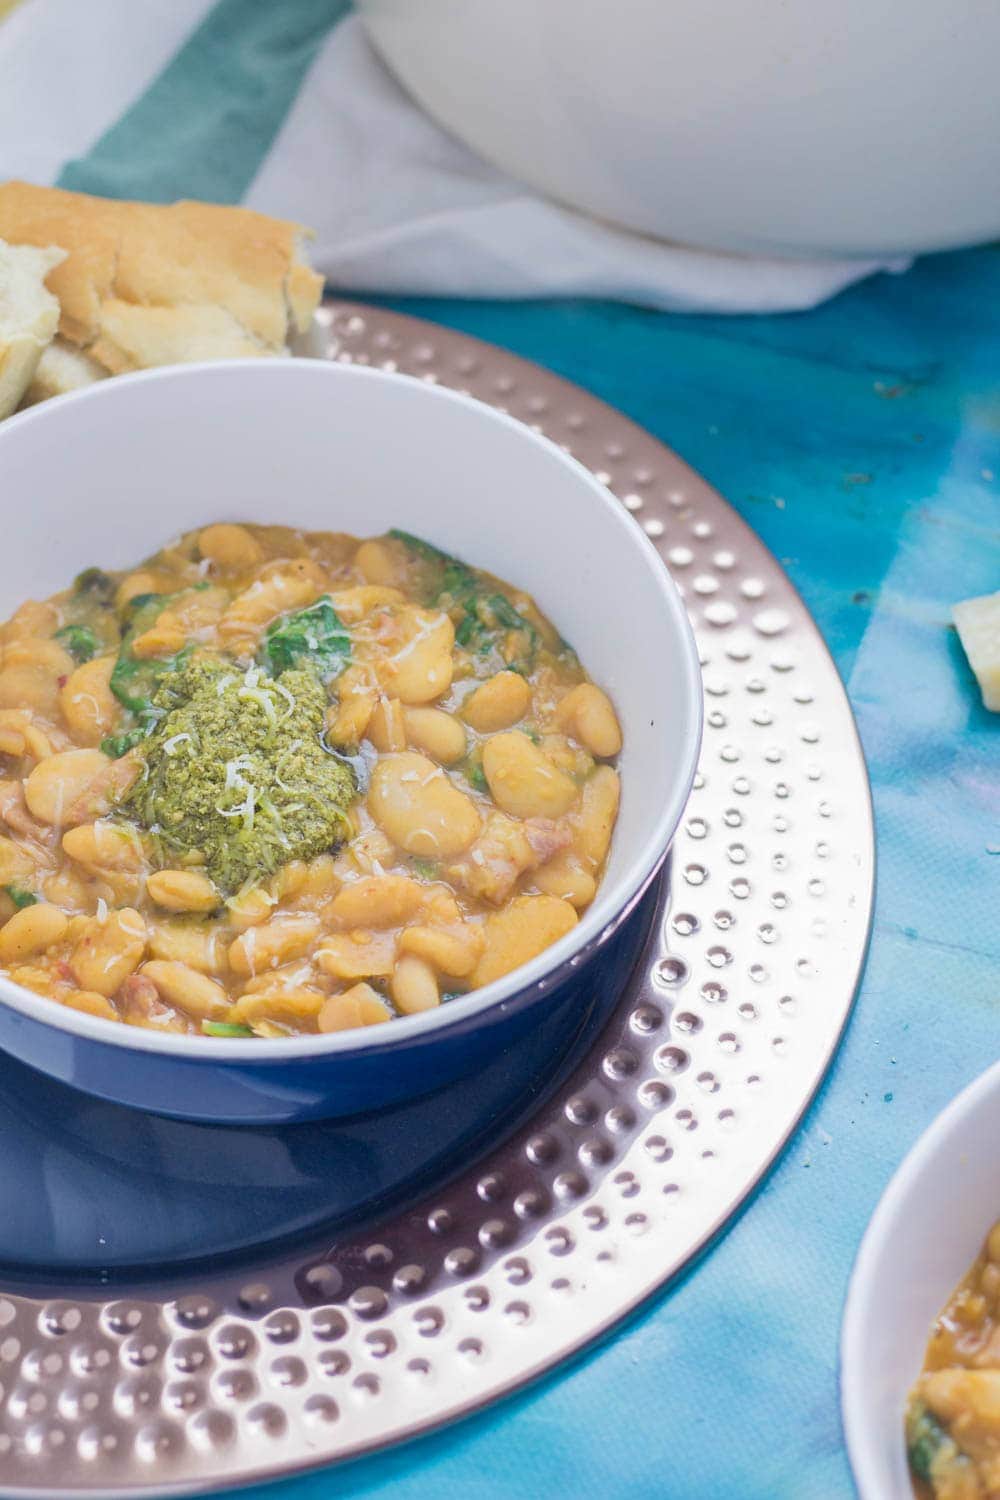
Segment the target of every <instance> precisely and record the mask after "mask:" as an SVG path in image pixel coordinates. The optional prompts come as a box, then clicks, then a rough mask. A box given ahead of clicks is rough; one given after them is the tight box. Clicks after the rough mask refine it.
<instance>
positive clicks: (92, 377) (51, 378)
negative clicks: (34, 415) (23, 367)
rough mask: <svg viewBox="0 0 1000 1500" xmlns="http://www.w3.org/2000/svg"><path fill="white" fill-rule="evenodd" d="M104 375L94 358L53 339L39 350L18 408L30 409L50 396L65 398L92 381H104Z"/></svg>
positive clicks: (105, 373) (105, 372) (105, 377)
mask: <svg viewBox="0 0 1000 1500" xmlns="http://www.w3.org/2000/svg"><path fill="white" fill-rule="evenodd" d="M107 375H108V372H107V370H105V369H102V367H101V366H100V365H99V364H98V363H97V360H96V359H91V357H90V355H89V354H84V353H83V351H82V349H74V348H73V345H72V344H67V343H66V341H65V340H64V339H61V338H59V337H58V336H57V337H56V338H54V339H53V340H52V342H51V344H50V345H49V346H48V348H47V349H45V350H43V352H42V357H41V359H40V360H39V361H38V368H37V370H36V371H35V377H34V379H33V380H32V382H31V384H30V385H29V386H28V389H27V390H26V391H25V393H24V400H23V401H22V402H21V405H22V407H24V406H34V405H35V403H36V402H38V401H48V400H49V399H50V397H52V396H67V395H69V393H70V391H81V390H83V388H84V386H86V385H93V384H94V382H95V381H96V380H106V379H107Z"/></svg>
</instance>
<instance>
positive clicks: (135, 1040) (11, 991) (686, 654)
mask: <svg viewBox="0 0 1000 1500" xmlns="http://www.w3.org/2000/svg"><path fill="white" fill-rule="evenodd" d="M312 363H313V362H312V361H307V360H296V361H295V365H296V367H297V369H298V370H301V368H302V366H303V364H306V365H310V364H312ZM315 363H316V367H317V368H318V369H323V368H324V365H323V364H322V363H321V362H319V361H316V362H315ZM227 366H228V367H235V368H239V369H247V368H249V369H258V368H262V367H266V368H267V369H268V370H273V368H274V365H273V362H272V361H270V360H268V361H261V360H253V359H248V360H247V359H237V360H219V361H212V362H208V361H202V362H198V363H192V364H189V365H181V366H177V365H172V366H165V367H162V368H159V369H155V370H142V371H138V372H135V373H133V374H129V375H124V376H118V377H116V378H115V379H114V380H111V381H106V382H103V381H102V382H100V383H98V384H96V385H92V386H88V387H86V388H85V389H83V390H80V391H74V392H72V393H71V394H69V395H66V396H59V397H57V398H55V401H52V402H46V403H43V404H41V405H38V406H34V407H31V408H29V409H28V410H27V411H25V412H21V413H19V414H17V415H16V416H14V417H10V418H8V420H7V422H6V423H5V424H4V425H5V427H8V428H10V427H12V426H13V425H14V424H15V423H16V424H24V423H28V422H44V421H46V419H47V417H48V415H49V413H50V412H51V411H52V409H53V407H54V406H65V404H66V403H67V402H77V403H79V402H92V401H107V400H109V399H110V400H113V399H114V396H115V390H116V387H117V388H120V387H121V385H122V384H124V383H125V382H128V383H130V384H133V383H135V382H136V381H144V382H146V383H154V382H156V381H160V380H176V379H177V378H179V377H180V378H183V375H184V374H186V373H188V372H191V373H196V372H198V371H203V370H209V369H210V370H214V371H218V370H220V369H225V368H226V367H227ZM351 369H352V375H356V376H357V377H358V378H359V379H364V380H372V381H383V382H388V383H390V384H400V383H403V384H406V385H412V384H420V385H423V382H421V381H419V380H418V378H417V377H416V376H411V375H404V374H400V373H398V372H394V371H386V370H376V369H371V368H370V367H366V366H361V365H359V366H352V367H351ZM434 392H435V396H436V397H438V398H440V399H441V400H444V401H451V402H454V403H455V404H457V405H460V406H465V407H471V408H474V409H475V410H476V412H477V414H478V415H480V416H482V415H483V414H484V413H487V414H488V415H489V417H490V419H491V420H492V421H494V422H496V423H498V424H500V425H502V426H505V427H507V428H509V429H511V430H512V431H515V432H516V433H517V434H518V437H519V438H520V439H521V440H522V441H523V442H526V443H532V444H535V445H536V446H541V447H544V448H546V449H548V450H549V452H550V453H552V454H554V455H555V456H556V457H557V458H558V460H559V462H560V463H562V464H563V465H565V466H566V467H568V468H570V469H572V470H573V471H574V473H575V474H576V476H577V478H578V479H579V481H580V482H581V485H583V486H585V487H586V488H587V489H588V490H589V491H590V493H591V495H592V496H593V498H594V500H595V502H596V503H597V504H599V505H601V506H603V507H604V509H605V510H606V511H608V512H609V514H610V515H611V516H612V517H613V519H614V523H615V525H617V526H618V528H619V529H620V531H621V532H622V534H623V535H624V536H627V537H628V540H629V543H630V544H631V545H633V547H634V550H635V554H636V565H637V566H644V567H645V568H646V569H647V572H648V573H649V575H650V577H651V579H652V580H653V582H654V583H655V585H656V587H657V588H658V590H659V593H660V596H661V599H662V602H663V607H664V610H665V611H666V613H667V614H668V615H669V616H670V617H671V620H672V623H673V627H674V634H675V637H676V640H677V643H678V648H679V650H680V651H681V652H682V659H681V667H682V678H683V683H684V694H685V697H686V699H687V709H688V712H689V714H690V719H691V723H692V726H693V731H694V732H693V733H692V735H691V737H690V741H689V743H688V745H687V746H686V749H685V758H684V761H683V763H682V765H681V766H680V768H679V771H678V775H677V777H676V780H675V782H674V786H673V790H672V793H671V795H670V797H669V798H668V799H667V800H666V801H665V802H664V804H663V806H662V807H660V808H659V809H658V810H657V812H656V815H655V816H653V817H651V821H650V826H649V831H648V833H647V835H646V839H645V841H644V843H643V845H642V848H641V850H640V851H639V853H638V855H637V857H636V859H635V860H634V862H633V864H632V866H631V868H630V870H629V871H628V873H627V874H626V875H625V876H624V877H622V878H621V879H619V880H618V881H617V882H615V884H614V885H613V886H612V885H609V884H607V883H605V884H604V885H603V886H602V887H601V888H600V889H599V891H598V894H597V896H596V898H595V900H594V901H593V903H592V905H591V906H590V907H588V909H587V910H586V912H585V913H584V914H583V916H582V917H581V919H580V921H579V923H578V924H577V925H576V927H574V928H573V930H572V932H570V933H568V934H567V935H566V936H565V937H562V938H560V939H559V940H558V941H557V942H555V943H553V944H552V946H551V947H549V948H546V949H545V951H544V952H543V953H541V954H539V955H538V957H537V958H534V959H532V960H531V962H530V963H527V964H524V965H523V966H522V967H521V968H519V969H515V970H514V971H513V973H511V974H508V975H505V976H504V977H503V978H502V979H498V980H495V981H494V982H493V983H492V984H487V985H484V986H483V987H482V989H479V990H473V991H472V992H471V993H470V994H468V995H465V996H462V997H461V998H459V999H456V1000H449V1001H448V1002H447V1003H446V1004H444V1005H441V1006H438V1007H437V1008H436V1009H435V1010H431V1011H424V1012H422V1013H421V1014H418V1015H414V1016H401V1017H397V1018H396V1019H394V1020H393V1021H392V1022H391V1024H390V1025H388V1026H384V1027H382V1026H366V1027H359V1028H356V1029H354V1030H348V1031H341V1032H330V1033H326V1034H324V1035H321V1036H304V1037H288V1038H282V1039H281V1040H277V1041H268V1040H265V1039H263V1038H260V1039H257V1040H255V1041H254V1042H253V1043H252V1045H250V1044H248V1043H247V1041H246V1040H239V1039H232V1040H226V1039H224V1038H218V1037H189V1036H177V1035H169V1034H168V1035H160V1034H158V1033H155V1032H152V1031H147V1030H144V1029H143V1028H142V1027H137V1026H123V1025H122V1024H121V1022H119V1021H106V1020H102V1019H100V1018H99V1017H97V1016H89V1015H86V1014H85V1013H84V1012H82V1011H74V1010H71V1009H69V1007H67V1006H64V1005H59V1004H57V1003H55V1002H53V1001H51V1000H46V999H45V998H44V997H43V996H39V995H34V994H32V993H31V991H30V990H24V989H21V988H20V986H19V985H15V984H12V983H11V981H10V980H9V979H5V978H4V977H3V976H0V1003H3V1004H5V1005H7V1006H9V1007H10V1009H12V1010H15V1011H19V1012H20V1013H21V1014H22V1015H25V1016H28V1017H30V1018H31V1019H32V1020H34V1021H39V1022H41V1023H43V1024H44V1025H46V1026H51V1027H52V1028H53V1029H55V1030H60V1031H67V1032H71V1033H73V1034H74V1035H75V1036H79V1037H84V1038H86V1039H87V1040H89V1041H94V1042H101V1043H103V1044H104V1045H105V1046H113V1047H119V1048H121V1049H122V1051H124V1052H154V1053H157V1054H158V1055H163V1056H174V1057H183V1058H185V1059H187V1060H188V1061H189V1062H196V1061H203V1062H214V1063H220V1062H227V1063H237V1062H238V1063H241V1064H244V1065H246V1064H251V1065H252V1064H254V1063H263V1062H278V1061H283V1060H290V1059H292V1058H296V1057H299V1058H302V1057H320V1056H326V1055H330V1054H333V1053H344V1052H361V1051H364V1052H370V1051H373V1050H378V1049H380V1048H381V1047H383V1046H384V1047H385V1048H386V1050H391V1048H392V1047H393V1045H394V1044H396V1043H397V1042H403V1041H405V1040H406V1039H407V1038H411V1037H415V1036H417V1035H419V1034H422V1035H428V1034H430V1033H433V1032H435V1031H439V1030H443V1029H446V1028H448V1027H451V1026H455V1025H457V1024H460V1023H461V1022H463V1021H467V1020H469V1019H471V1018H473V1017H475V1016H477V1015H481V1014H482V1013H483V1012H484V1011H488V1010H490V1009H492V1007H493V1006H495V1005H499V1006H502V1005H503V1003H504V1002H505V1001H506V1000H508V999H509V998H510V997H511V996H512V995H515V994H518V993H520V992H521V991H523V990H527V989H529V988H531V987H532V986H534V985H536V984H538V983H539V981H542V980H544V979H545V978H546V977H548V976H550V975H552V974H553V972H554V971H555V970H558V969H560V968H561V967H562V966H563V965H565V964H567V963H568V962H569V961H570V960H572V959H573V958H574V957H575V956H581V957H582V956H583V954H584V953H586V952H587V951H589V950H590V949H591V948H593V947H594V946H595V945H596V944H597V943H598V942H599V941H600V940H601V939H602V937H603V936H604V934H605V932H606V931H607V930H608V929H611V928H613V927H615V926H616V925H617V923H618V920H619V918H620V917H621V915H622V913H624V912H625V911H626V910H627V909H628V908H629V907H630V906H631V905H632V904H633V902H634V899H635V897H636V896H637V895H638V894H639V893H640V892H641V891H642V890H643V889H644V887H645V886H646V883H647V882H648V880H649V879H650V877H651V876H652V875H653V873H654V872H655V870H656V869H657V868H658V866H659V865H660V864H661V862H662V860H663V858H664V855H665V853H666V851H667V849H668V848H669V846H670V842H671V839H672V838H673V835H674V833H675V831H676V829H677V825H678V823H679V822H680V818H681V814H682V813H683V811H684V808H685V806H686V804H687V800H688V797H689V796H690V792H691V785H692V782H693V781H694V774H695V770H696V769H697V764H698V754H699V750H700V747H701V728H702V681H701V666H700V663H699V660H698V648H697V645H696V644H695V639H694V634H693V632H692V630H691V626H690V622H689V621H688V617H687V612H686V610H685V608H684V605H683V603H682V602H681V598H680V595H679V594H678V592H677V589H676V587H675V586H674V583H673V581H672V579H671V577H670V574H669V573H668V571H667V569H666V567H665V566H664V564H663V562H662V560H661V558H660V557H659V556H658V554H657V552H656V549H655V548H654V547H653V545H652V543H651V542H650V541H649V539H648V538H647V537H646V536H645V535H644V533H643V532H642V531H641V530H640V528H639V527H638V526H637V524H636V522H635V521H634V520H633V519H632V517H631V516H629V515H628V513H627V512H626V511H625V510H624V508H623V507H622V506H621V505H620V503H619V502H618V501H617V500H616V499H615V497H614V496H613V495H612V494H611V492H610V491H609V490H608V489H607V488H606V486H604V485H602V484H600V483H599V482H598V480H597V479H595V478H594V475H593V474H592V473H591V472H590V470H589V469H587V468H585V467H584V465H583V464H581V463H580V462H579V461H578V460H577V459H575V458H572V457H571V456H570V455H569V454H567V453H566V452H565V451H564V450H563V449H561V448H560V447H559V446H558V445H557V444H556V443H553V442H551V441H550V440H549V439H548V438H546V437H543V436H542V435H541V434H539V433H536V432H534V431H533V430H532V429H531V428H530V427H527V426H526V425H525V424H524V423H523V422H519V421H518V420H517V419H516V418H514V417H511V416H509V415H508V414H507V413H506V412H500V411H497V410H496V409H495V408H494V407H491V406H488V405H486V404H485V403H484V402H481V401H478V400H476V399H475V398H474V397H472V396H467V395H465V394H463V393H462V392H460V391H454V390H451V389H449V388H448V387H445V386H435V387H434ZM0 450H2V436H0ZM626 730H627V726H626Z"/></svg>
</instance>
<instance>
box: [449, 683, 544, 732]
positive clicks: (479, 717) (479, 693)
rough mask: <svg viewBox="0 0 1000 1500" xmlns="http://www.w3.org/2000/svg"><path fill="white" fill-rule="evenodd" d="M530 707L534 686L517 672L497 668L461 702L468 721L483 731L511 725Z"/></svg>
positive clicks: (474, 727) (476, 728)
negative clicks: (494, 674) (494, 672)
mask: <svg viewBox="0 0 1000 1500" xmlns="http://www.w3.org/2000/svg"><path fill="white" fill-rule="evenodd" d="M530 707H531V689H530V687H529V686H528V684H527V683H526V682H525V680H524V678H523V677H521V676H519V675H518V673H517V672H498V673H497V674H496V676H495V677H491V678H489V680H488V681H486V682H484V683H482V685H481V686H480V687H477V688H476V690H475V692H474V693H471V694H470V695H469V697H468V698H466V700H465V702H464V703H463V704H462V714H463V717H464V718H465V721H466V723H468V724H471V725H472V727H473V729H475V730H477V731H478V732H479V733H480V734H493V733H494V732H495V731H496V730H498V729H509V728H510V726H511V725H512V724H516V723H517V721H518V719H523V718H524V716H525V714H526V713H527V712H528V709H529V708H530Z"/></svg>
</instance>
